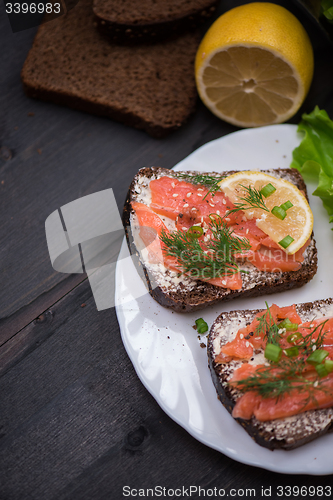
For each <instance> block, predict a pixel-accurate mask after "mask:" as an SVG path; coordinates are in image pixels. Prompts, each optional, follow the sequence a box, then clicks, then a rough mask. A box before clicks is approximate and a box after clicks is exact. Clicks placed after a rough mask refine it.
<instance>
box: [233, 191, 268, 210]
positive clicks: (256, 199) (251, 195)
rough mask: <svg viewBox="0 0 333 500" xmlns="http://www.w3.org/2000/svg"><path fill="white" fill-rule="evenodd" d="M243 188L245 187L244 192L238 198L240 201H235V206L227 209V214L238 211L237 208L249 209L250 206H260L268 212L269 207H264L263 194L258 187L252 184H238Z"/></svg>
mask: <svg viewBox="0 0 333 500" xmlns="http://www.w3.org/2000/svg"><path fill="white" fill-rule="evenodd" d="M240 186H241V187H242V188H243V189H245V191H246V194H245V195H244V196H242V197H240V198H239V199H240V200H241V202H236V203H235V204H234V205H235V208H233V209H232V210H229V211H228V214H232V213H235V212H238V211H239V210H250V209H251V208H261V209H262V210H265V211H266V212H269V209H268V208H267V207H266V204H265V202H264V198H263V195H262V194H261V192H260V191H258V189H256V188H255V187H252V186H243V185H240Z"/></svg>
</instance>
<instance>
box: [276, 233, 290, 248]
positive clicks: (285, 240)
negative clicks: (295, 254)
mask: <svg viewBox="0 0 333 500" xmlns="http://www.w3.org/2000/svg"><path fill="white" fill-rule="evenodd" d="M293 241H294V238H292V237H291V236H289V234H288V235H287V236H285V237H284V238H283V240H281V241H279V245H281V246H282V247H283V248H288V247H289V245H290V244H291V243H292V242H293Z"/></svg>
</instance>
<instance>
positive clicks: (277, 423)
mask: <svg viewBox="0 0 333 500" xmlns="http://www.w3.org/2000/svg"><path fill="white" fill-rule="evenodd" d="M296 308H297V312H298V314H299V315H300V317H301V318H302V320H303V321H306V320H309V319H311V314H313V313H314V312H315V311H316V312H318V311H319V314H322V317H325V316H327V317H328V316H332V315H333V299H325V300H318V301H315V302H307V303H303V304H297V305H296ZM258 312H260V310H259V309H256V310H245V311H231V312H229V313H227V312H226V313H222V314H220V315H219V316H218V317H217V318H216V320H215V321H214V323H213V325H212V327H211V330H210V332H209V337H208V344H207V354H208V366H209V369H210V373H211V376H212V380H213V383H214V386H215V389H216V392H217V397H218V399H219V400H220V401H221V403H222V404H223V406H224V407H225V408H226V409H227V411H228V412H229V413H230V414H231V413H232V410H233V408H234V406H235V404H236V401H237V398H238V397H239V395H240V394H241V393H240V391H238V390H237V389H235V388H231V387H230V386H229V385H228V380H229V378H230V377H231V375H232V373H233V372H234V371H235V369H236V368H238V367H239V366H240V365H241V363H242V362H241V361H240V362H236V361H231V362H230V363H224V364H221V363H216V362H215V356H216V348H217V347H216V346H217V345H218V346H222V345H224V344H225V343H226V342H227V341H228V340H227V338H228V331H231V329H232V328H233V326H234V328H235V331H238V329H239V328H240V326H239V325H240V322H243V324H244V322H245V323H246V324H248V323H249V322H251V321H252V320H253V319H254V317H255V315H256V314H257V313H258ZM235 420H237V422H238V423H239V424H240V425H241V426H242V427H243V428H244V429H245V431H246V432H247V433H248V434H249V435H250V436H251V437H252V439H253V440H254V441H255V442H256V443H258V444H259V445H261V446H263V447H265V448H268V449H270V450H275V449H284V450H291V449H294V448H298V447H299V446H302V445H303V444H306V443H309V442H310V441H313V440H314V439H316V438H318V437H320V436H322V435H324V434H327V433H329V432H332V430H333V408H326V409H318V410H309V411H306V412H303V413H301V414H299V415H295V416H293V417H288V418H282V419H276V420H271V421H266V422H260V421H259V420H257V419H256V418H255V417H254V416H253V417H252V418H251V419H250V420H243V419H239V418H237V419H235Z"/></svg>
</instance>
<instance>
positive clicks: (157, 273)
mask: <svg viewBox="0 0 333 500" xmlns="http://www.w3.org/2000/svg"><path fill="white" fill-rule="evenodd" d="M265 172H267V173H269V174H270V175H273V176H276V177H281V178H283V179H286V180H288V181H290V182H292V183H293V184H295V185H296V186H297V187H298V188H299V189H301V190H302V191H304V193H305V194H306V186H305V184H304V181H303V179H302V177H301V175H300V173H299V172H298V171H297V170H295V169H275V170H266V171H265ZM192 173H193V172H192ZM196 173H198V172H196ZM232 173H234V172H232V171H230V172H222V173H216V172H210V173H209V174H208V173H207V175H211V176H216V177H220V176H221V175H223V174H226V175H230V174H232ZM164 175H168V176H171V177H177V172H175V171H173V170H168V169H164V168H159V167H152V168H143V169H141V170H139V172H138V173H137V175H136V176H135V177H134V179H133V181H132V184H131V186H130V188H129V192H128V194H127V197H126V202H125V206H124V211H123V223H124V227H125V231H126V237H127V242H128V246H129V249H130V252H131V254H132V255H133V258H134V262H135V263H136V265H137V269H138V271H139V274H140V276H141V277H142V279H143V280H144V282H145V283H146V284H147V287H148V290H149V293H150V295H151V296H152V297H153V298H154V299H155V300H156V301H157V302H159V304H161V305H162V306H164V307H167V308H170V309H173V310H174V311H177V312H190V311H195V310H199V309H203V308H204V307H206V306H209V305H212V304H216V303H218V302H222V301H227V300H231V299H235V298H237V297H255V296H259V295H264V294H270V293H276V292H282V291H285V290H289V289H291V288H297V287H300V286H303V285H304V284H305V283H307V282H308V281H310V280H311V279H312V278H313V276H314V275H315V273H316V271H317V249H316V244H315V240H314V237H313V234H312V236H311V243H310V245H309V246H308V248H307V249H306V251H305V253H304V262H303V263H302V267H301V268H300V269H299V270H298V271H290V272H274V273H268V272H263V271H259V270H258V269H257V268H256V267H254V266H253V264H251V263H244V264H242V265H241V268H243V269H245V270H247V271H249V273H248V274H243V276H242V280H243V287H242V289H241V290H230V289H229V288H221V287H218V286H214V285H211V284H210V283H204V282H202V281H194V280H192V279H191V278H189V277H188V276H184V275H183V276H181V277H179V276H178V275H177V273H175V272H173V271H170V270H168V269H166V268H165V267H164V266H163V265H153V264H150V263H149V262H147V261H144V262H141V261H140V258H139V252H138V249H137V247H136V244H135V242H134V236H133V228H134V215H133V210H132V207H131V202H132V201H138V202H142V203H145V204H149V203H150V202H149V182H150V180H152V179H156V178H158V177H161V176H164ZM131 223H132V227H131Z"/></svg>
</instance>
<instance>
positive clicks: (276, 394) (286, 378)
mask: <svg viewBox="0 0 333 500" xmlns="http://www.w3.org/2000/svg"><path fill="white" fill-rule="evenodd" d="M277 366H278V368H277V369H272V367H271V366H269V367H262V368H259V369H258V370H257V371H256V372H255V373H254V374H253V375H250V376H249V377H247V378H245V379H243V380H238V381H235V382H233V384H236V385H237V388H238V389H240V390H241V391H255V392H257V393H258V394H259V395H260V396H262V397H263V398H277V400H278V399H279V398H280V397H281V396H283V395H284V394H286V393H289V392H290V391H291V390H293V389H297V390H306V389H310V388H319V387H320V383H318V384H316V385H314V382H315V380H309V379H307V378H306V377H304V376H303V375H302V371H303V369H304V366H305V363H304V361H302V360H296V361H294V360H293V361H290V360H284V361H282V362H280V363H279V365H277ZM320 388H321V387H320Z"/></svg>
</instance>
